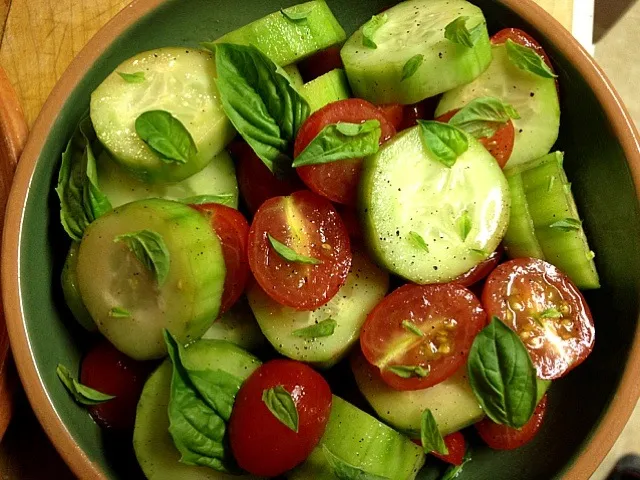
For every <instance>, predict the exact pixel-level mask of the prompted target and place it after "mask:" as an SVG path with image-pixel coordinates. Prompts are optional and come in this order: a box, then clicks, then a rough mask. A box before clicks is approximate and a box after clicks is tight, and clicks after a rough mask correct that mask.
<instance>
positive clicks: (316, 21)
mask: <svg viewBox="0 0 640 480" xmlns="http://www.w3.org/2000/svg"><path fill="white" fill-rule="evenodd" d="M290 10H291V12H296V13H302V12H307V11H309V12H310V13H309V16H308V17H307V20H306V21H305V22H299V23H294V22H291V21H289V20H287V19H286V18H285V16H284V15H283V14H282V13H281V12H279V11H278V12H274V13H272V14H270V15H267V16H266V17H263V18H261V19H259V20H256V21H255V22H252V23H250V24H248V25H245V26H244V27H241V28H239V29H237V30H234V31H233V32H230V33H227V34H226V35H224V36H222V37H220V38H219V39H218V40H216V41H215V42H213V44H211V45H214V44H215V43H235V44H240V45H255V46H256V47H258V48H259V49H260V50H261V51H262V52H263V53H264V54H265V55H267V56H268V57H269V58H271V60H273V61H274V62H275V63H276V64H278V65H280V66H282V67H284V66H286V65H290V64H292V63H295V62H298V61H300V60H303V59H305V58H307V57H308V56H310V55H313V54H314V53H316V52H318V51H320V50H324V49H325V48H328V47H331V46H332V45H336V44H339V43H342V42H344V40H345V39H346V38H347V35H346V33H345V32H344V29H343V28H342V27H341V26H340V23H338V20H336V18H335V17H334V16H333V13H332V12H331V9H330V8H329V6H328V5H327V4H326V2H325V1H324V0H314V1H311V2H307V3H301V4H299V5H296V6H294V7H291V9H290ZM287 11H289V9H287Z"/></svg>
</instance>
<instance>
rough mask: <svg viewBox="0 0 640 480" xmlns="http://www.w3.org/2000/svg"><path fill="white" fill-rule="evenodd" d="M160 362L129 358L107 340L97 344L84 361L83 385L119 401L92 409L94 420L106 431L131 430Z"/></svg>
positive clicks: (90, 411) (82, 369) (102, 404)
mask: <svg viewBox="0 0 640 480" xmlns="http://www.w3.org/2000/svg"><path fill="white" fill-rule="evenodd" d="M155 365H156V362H139V361H136V360H133V359H132V358H129V357H127V356H126V355H125V354H124V353H122V352H120V351H119V350H117V349H116V348H115V347H114V346H113V345H111V343H109V342H108V341H106V340H103V341H101V342H100V343H98V344H97V345H95V346H94V347H93V348H92V349H91V350H89V352H88V353H87V354H86V355H85V356H84V358H83V359H82V365H81V368H80V383H82V384H83V385H86V386H87V387H90V388H93V389H94V390H97V391H99V392H101V393H105V394H108V395H115V398H113V399H111V400H109V401H107V402H104V403H101V404H98V405H91V406H88V407H87V409H88V410H89V413H90V414H91V417H92V418H93V419H94V420H95V421H96V423H97V424H98V425H100V426H101V427H102V428H104V429H106V430H110V431H128V430H131V429H132V428H133V424H134V422H135V419H136V407H137V406H138V400H139V398H140V394H141V393H142V387H143V386H144V383H145V381H146V380H147V377H148V376H149V373H151V370H152V369H153V367H154V366H155Z"/></svg>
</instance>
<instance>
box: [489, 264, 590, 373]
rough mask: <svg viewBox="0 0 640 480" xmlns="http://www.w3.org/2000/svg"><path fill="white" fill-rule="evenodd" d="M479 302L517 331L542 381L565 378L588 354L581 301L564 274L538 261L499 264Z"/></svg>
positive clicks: (586, 315) (586, 312) (584, 305)
mask: <svg viewBox="0 0 640 480" xmlns="http://www.w3.org/2000/svg"><path fill="white" fill-rule="evenodd" d="M482 303H483V304H484V306H485V308H486V310H487V314H488V315H489V316H494V315H495V316H497V317H498V318H500V319H501V320H502V321H503V322H504V323H505V324H506V325H508V326H509V327H511V329H513V330H514V331H515V332H516V333H518V335H519V336H520V338H521V339H522V341H523V342H524V345H525V346H526V347H527V349H528V351H529V354H530V356H531V359H532V361H533V363H534V365H535V366H536V369H537V374H538V377H540V378H542V379H545V380H553V379H556V378H559V377H562V376H564V375H566V374H567V373H568V372H569V371H570V370H572V369H573V368H575V367H576V366H578V365H579V364H580V363H582V362H583V361H584V360H585V359H586V358H587V356H588V355H589V354H590V353H591V351H592V350H593V345H594V342H595V329H594V325H593V318H592V317H591V312H590V310H589V307H588V305H587V302H586V301H585V299H584V297H583V296H582V294H581V293H580V290H578V288H577V287H576V286H575V285H574V284H573V282H572V281H571V280H570V279H569V278H568V277H567V276H566V275H565V274H564V273H562V272H561V271H560V270H558V269H557V268H556V267H554V266H553V265H551V264H550V263H547V262H545V261H543V260H539V259H534V258H518V259H515V260H510V261H508V262H506V263H503V264H502V265H500V266H499V267H498V268H496V269H495V270H494V271H493V272H492V273H491V275H489V278H488V279H487V282H486V284H485V287H484V291H483V294H482Z"/></svg>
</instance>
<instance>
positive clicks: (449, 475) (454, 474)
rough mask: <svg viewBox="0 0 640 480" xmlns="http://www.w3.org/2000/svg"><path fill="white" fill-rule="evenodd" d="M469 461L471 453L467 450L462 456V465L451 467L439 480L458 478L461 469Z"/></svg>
mask: <svg viewBox="0 0 640 480" xmlns="http://www.w3.org/2000/svg"><path fill="white" fill-rule="evenodd" d="M470 461H471V451H470V450H467V452H466V453H465V454H464V458H463V459H462V463H461V464H460V465H451V466H450V467H449V468H448V469H447V471H446V472H444V475H443V476H442V478H441V479H440V480H453V479H454V478H458V476H459V475H460V474H461V473H462V468H463V467H464V466H465V465H466V464H467V463H468V462H470Z"/></svg>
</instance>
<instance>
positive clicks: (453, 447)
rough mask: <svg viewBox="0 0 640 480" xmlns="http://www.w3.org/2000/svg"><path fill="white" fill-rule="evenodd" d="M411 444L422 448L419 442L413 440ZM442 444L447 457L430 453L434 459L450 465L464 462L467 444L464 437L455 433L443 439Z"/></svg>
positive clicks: (459, 433)
mask: <svg viewBox="0 0 640 480" xmlns="http://www.w3.org/2000/svg"><path fill="white" fill-rule="evenodd" d="M412 441H413V443H415V444H416V445H418V446H419V447H421V446H422V442H421V441H420V440H416V439H413V440H412ZM444 444H445V445H446V446H447V450H449V454H448V455H440V454H439V453H437V452H430V453H431V455H433V456H434V457H436V458H439V459H440V460H442V461H443V462H447V463H450V464H451V465H462V463H463V462H464V454H465V453H466V451H467V444H466V442H465V441H464V435H462V433H461V432H455V433H452V434H450V435H447V436H446V437H444Z"/></svg>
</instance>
